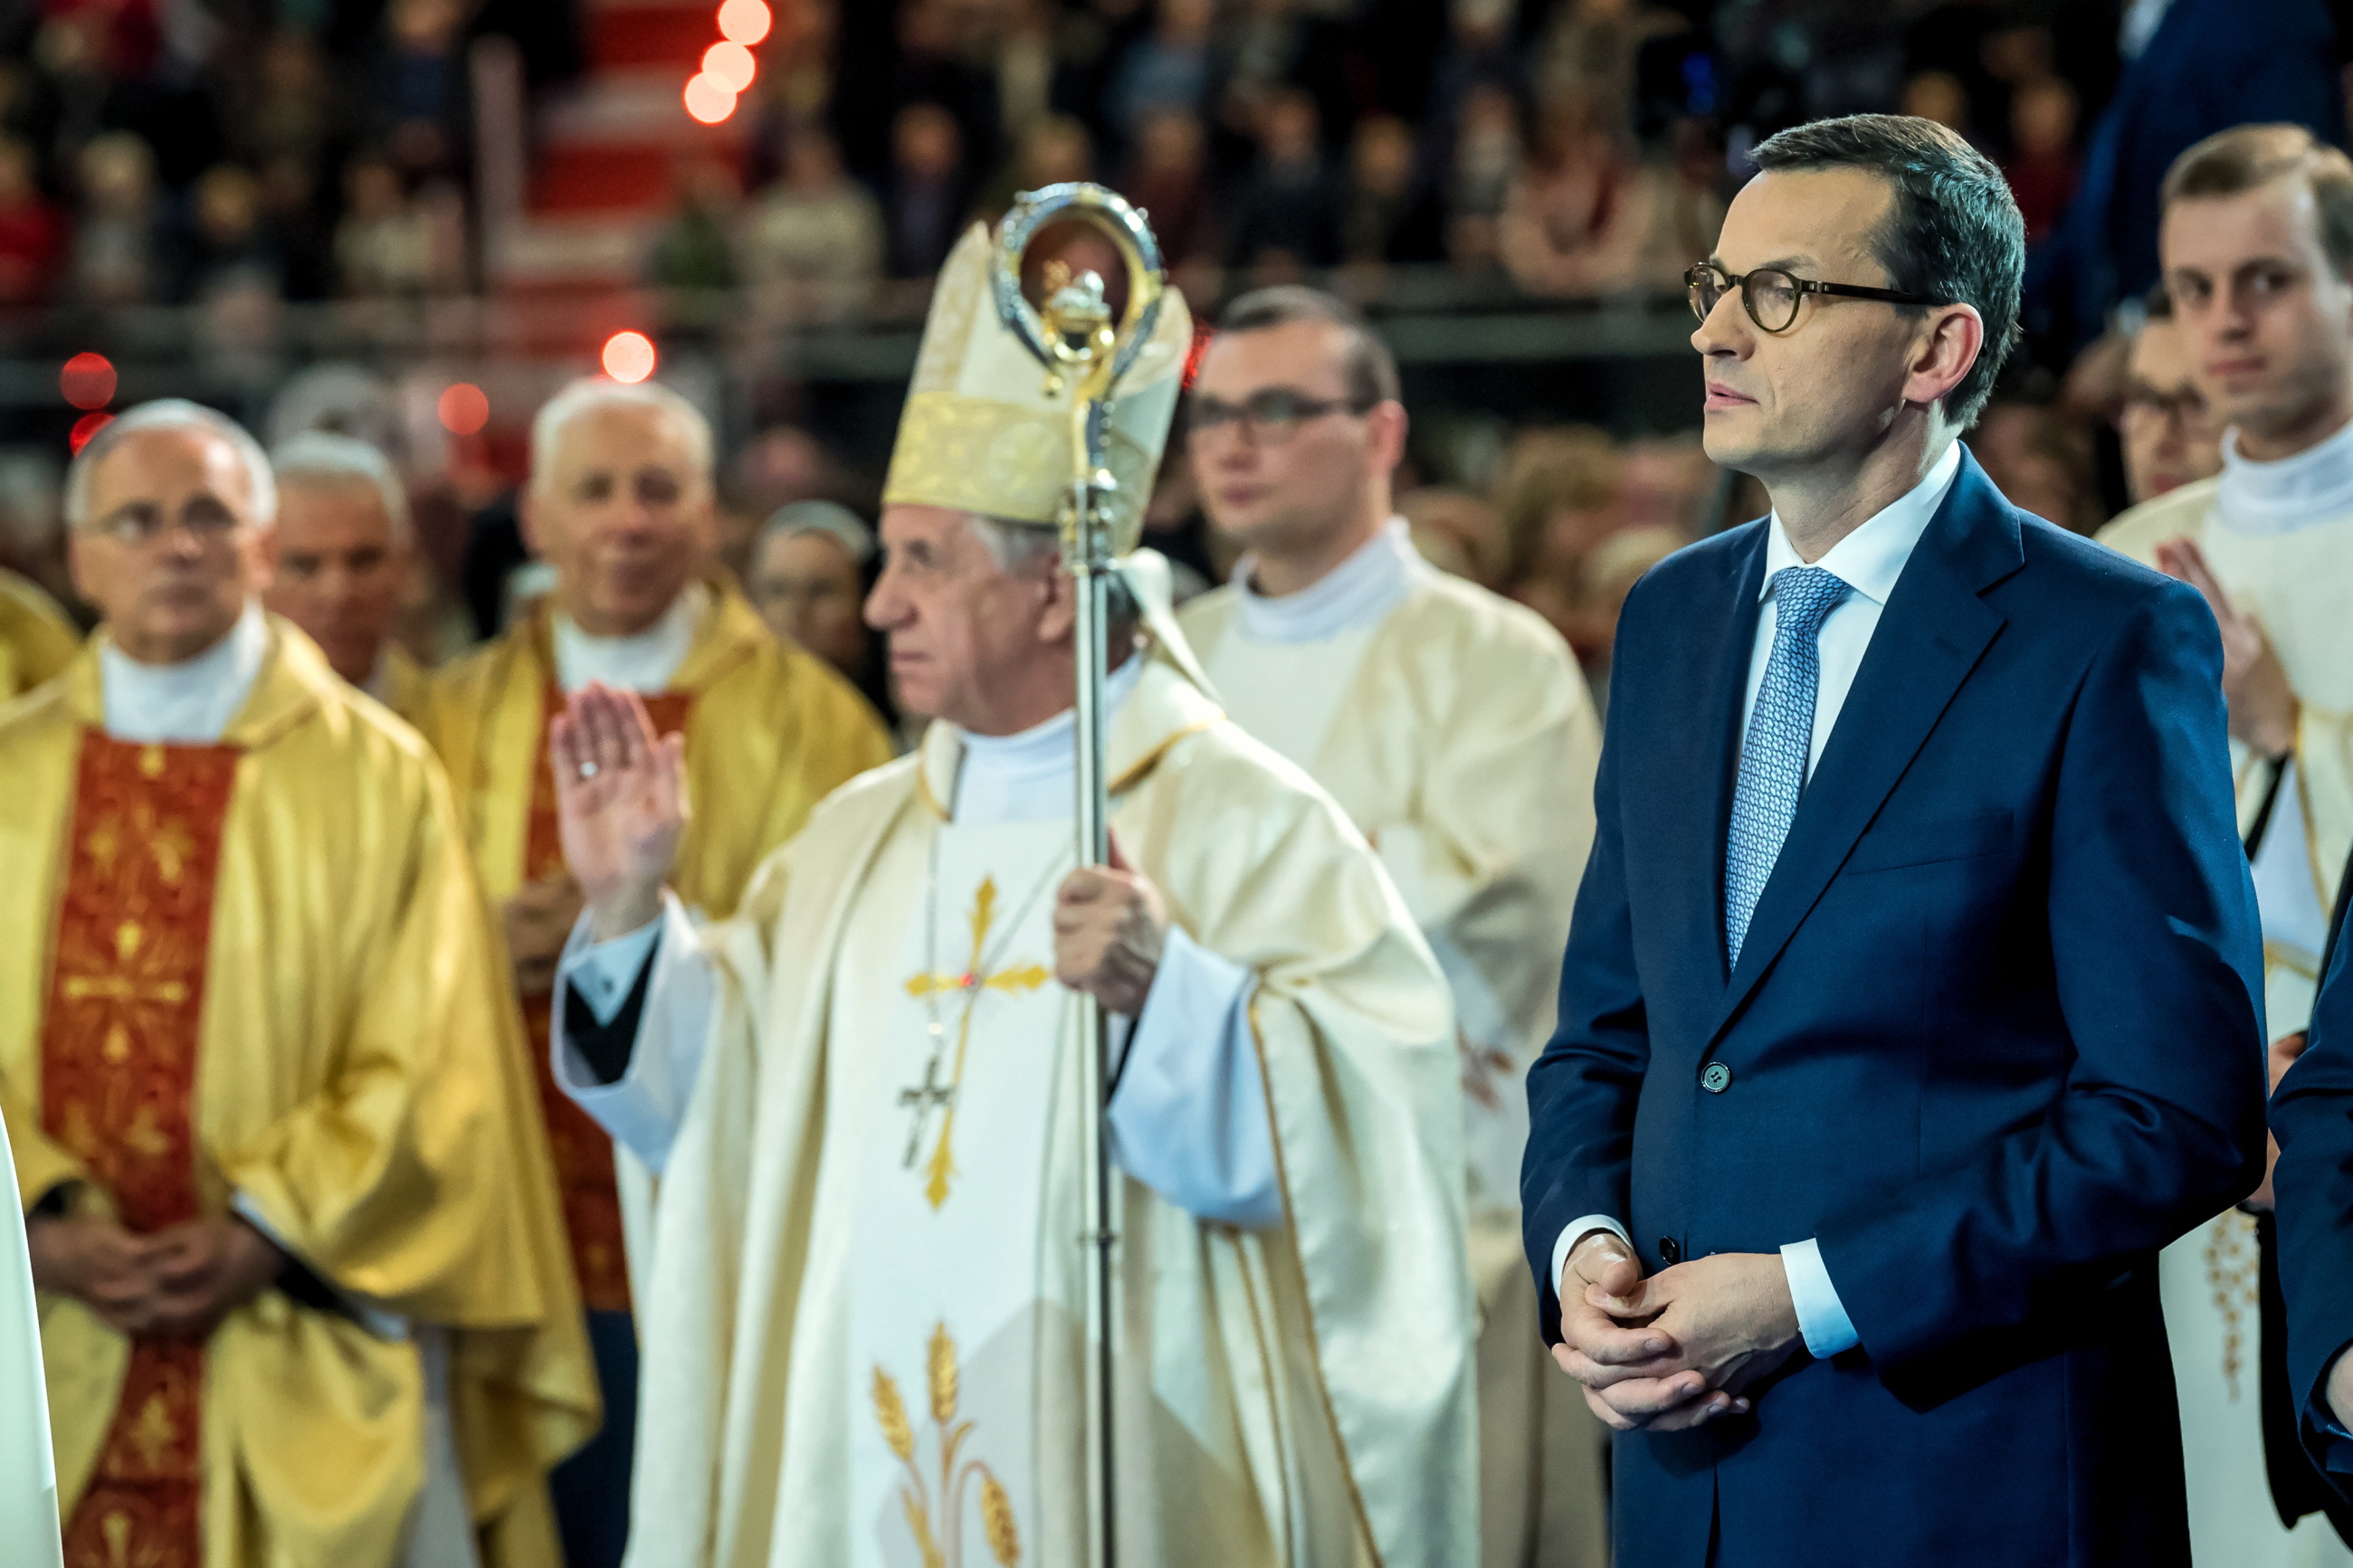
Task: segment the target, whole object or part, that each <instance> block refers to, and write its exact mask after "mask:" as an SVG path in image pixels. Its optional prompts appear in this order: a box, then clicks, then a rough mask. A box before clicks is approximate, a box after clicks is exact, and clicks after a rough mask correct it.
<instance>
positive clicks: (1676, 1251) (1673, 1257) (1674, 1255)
mask: <svg viewBox="0 0 2353 1568" xmlns="http://www.w3.org/2000/svg"><path fill="white" fill-rule="evenodd" d="M1659 1258H1660V1259H1661V1260H1662V1262H1665V1263H1668V1264H1671V1265H1672V1264H1676V1263H1681V1262H1682V1261H1683V1243H1682V1242H1680V1241H1677V1240H1676V1239H1675V1238H1674V1237H1672V1236H1662V1237H1659Z"/></svg>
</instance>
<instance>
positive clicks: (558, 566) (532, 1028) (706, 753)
mask: <svg viewBox="0 0 2353 1568" xmlns="http://www.w3.org/2000/svg"><path fill="white" fill-rule="evenodd" d="M711 458H712V449H711V427H710V426H709V424H708V423H706V422H705V421H704V419H703V417H702V415H701V414H700V413H699V412H698V411H697V410H696V409H695V408H694V406H693V405H691V404H690V403H688V402H687V401H686V400H685V399H684V398H682V397H680V396H679V395H677V394H676V393H674V392H671V391H670V390H669V389H668V388H666V387H663V386H660V385H659V384H649V385H644V386H624V385H621V384H618V383H615V382H610V381H582V382H576V383H575V384H572V385H571V386H569V387H567V388H565V390H564V391H563V392H561V393H559V394H557V395H556V396H555V397H554V399H552V400H551V401H550V402H549V403H548V404H547V405H546V406H545V407H543V408H542V409H541V410H540V412H539V416H538V418H537V419H536V420H535V421H534V423H533V427H532V476H531V482H530V486H529V488H528V489H526V491H525V492H524V495H523V498H522V525H523V531H524V537H525V539H526V541H527V542H529V543H530V545H531V546H532V548H533V551H534V552H536V553H537V554H538V555H539V556H540V558H541V559H542V560H543V561H545V562H547V563H549V564H550V565H552V566H553V567H554V569H555V587H554V591H553V592H552V593H551V594H549V595H547V597H545V598H544V599H543V600H541V601H539V602H538V603H537V604H535V605H533V606H532V607H531V608H530V609H529V610H527V611H526V612H525V613H524V614H523V615H522V616H521V617H520V618H519V619H518V620H517V621H516V623H515V624H514V625H513V626H511V627H509V628H508V630H507V631H506V633H505V634H504V635H503V636H501V637H499V638H498V639H497V640H496V641H495V642H492V643H491V644H490V645H489V646H488V647H484V648H482V649H480V650H479V651H478V652H476V653H474V654H473V655H471V656H470V657H469V658H466V659H464V660H462V661H460V662H459V663H458V664H455V665H453V666H451V667H449V668H446V669H444V670H442V671H440V672H439V673H438V674H437V675H436V676H435V678H434V680H433V685H432V689H431V690H430V692H429V694H428V696H427V702H426V711H425V715H424V718H423V720H422V721H421V728H423V729H424V731H425V732H426V734H427V737H428V738H429V739H430V740H431V741H432V742H433V743H434V744H435V746H436V747H437V748H438V750H439V751H440V753H441V757H442V760H443V762H445V763H447V764H448V769H449V776H450V779H451V782H452V783H453V784H454V785H455V786H456V789H457V792H458V798H459V806H460V809H461V810H462V812H463V813H464V816H465V820H466V828H467V834H468V837H469V838H470V841H471V843H472V845H473V848H474V853H475V856H476V858H477V862H478V864H479V865H480V867H481V873H482V880H483V882H484V884H485V885H486V887H487V888H488V889H489V891H490V894H491V898H492V899H493V900H497V901H498V902H499V904H500V905H501V910H502V912H503V916H504V923H505V928H506V945H507V949H508V953H509V956H510V957H511V958H512V962H513V965H514V983H515V987H516V990H517V993H518V994H520V996H521V997H522V1007H523V1016H524V1020H525V1024H526V1026H527V1028H528V1031H529V1037H530V1049H531V1058H532V1062H533V1064H534V1065H533V1072H534V1074H535V1076H536V1077H537V1079H538V1081H539V1084H540V1096H541V1103H542V1106H543V1110H544V1113H545V1116H546V1120H547V1130H548V1135H549V1139H550V1142H551V1143H552V1145H553V1147H554V1153H555V1167H556V1176H557V1180H558V1183H559V1184H560V1189H561V1192H562V1195H563V1200H564V1214H565V1226H566V1228H567V1229H568V1231H569V1232H570V1235H571V1239H572V1255H573V1261H574V1264H575V1268H576V1269H577V1273H578V1278H579V1284H580V1294H581V1297H582V1300H583V1301H584V1303H585V1304H586V1308H587V1310H588V1321H589V1328H590V1336H591V1340H592V1342H594V1344H595V1345H596V1352H597V1357H598V1363H597V1364H598V1368H599V1373H600V1375H601V1377H602V1380H603V1384H604V1389H605V1400H606V1405H607V1410H608V1412H609V1413H610V1419H609V1420H608V1421H607V1426H606V1428H605V1430H604V1431H603V1432H602V1433H601V1434H600V1435H599V1436H598V1437H597V1439H596V1443H595V1444H593V1445H592V1446H591V1447H589V1448H588V1449H586V1451H584V1452H583V1453H582V1454H581V1455H580V1456H579V1457H578V1458H575V1460H574V1461H573V1462H572V1463H571V1464H570V1465H568V1466H566V1467H565V1468H564V1470H562V1471H561V1472H559V1473H558V1474H557V1476H556V1478H555V1481H554V1486H555V1497H556V1509H557V1513H558V1516H559V1518H560V1520H561V1521H562V1523H563V1525H564V1530H565V1548H566V1552H567V1553H568V1556H569V1560H570V1562H571V1563H572V1564H573V1568H590V1565H594V1564H603V1563H614V1562H617V1560H618V1557H619V1553H620V1549H621V1542H622V1539H623V1537H624V1536H625V1535H626V1533H627V1530H628V1474H629V1453H630V1443H631V1432H632V1430H633V1428H634V1425H635V1423H634V1419H633V1411H634V1404H633V1401H634V1398H635V1389H636V1384H637V1371H636V1368H637V1358H638V1335H637V1332H636V1330H635V1328H634V1327H633V1326H632V1324H631V1321H630V1316H629V1313H630V1300H631V1295H630V1283H631V1282H630V1276H629V1259H628V1249H627V1247H625V1245H624V1242H623V1237H622V1219H621V1212H622V1207H621V1201H620V1194H619V1189H618V1184H617V1175H616V1172H615V1168H614V1158H613V1148H612V1141H611V1140H610V1139H609V1138H608V1137H607V1136H606V1134H605V1133H604V1132H603V1131H601V1130H600V1129H598V1128H597V1126H596V1124H595V1123H594V1122H593V1121H590V1120H589V1119H588V1118H587V1117H586V1116H584V1115H582V1114H581V1112H580V1111H579V1110H578V1109H577V1108H575V1106H574V1105H573V1104H572V1103H571V1102H570V1101H569V1100H565V1098H564V1097H563V1096H562V1095H561V1094H560V1093H558V1092H557V1091H556V1089H555V1088H554V1080H553V1079H550V1078H549V1077H548V1076H547V1068H546V1061H547V1039H548V1026H549V1017H550V1011H549V1010H550V1005H551V1000H550V982H551V980H552V978H553V976H554V969H555V962H556V958H557V955H558V954H559V953H560V952H562V951H563V947H564V942H565V935H566V934H567V933H568V932H569V931H571V929H572V924H573V921H574V920H575V917H576V916H577V915H578V914H579V911H580V908H581V895H580V889H579V887H578V884H577V883H575V881H574V879H572V877H571V876H570V874H569V873H567V872H566V871H565V868H564V858H563V853H562V850H561V847H560V846H559V844H558V842H557V835H556V815H555V799H556V796H555V789H554V779H553V776H552V774H551V773H550V772H549V769H548V751H547V745H548V739H547V737H548V721H549V720H550V719H551V718H553V717H554V714H555V713H557V712H558V711H560V710H562V708H563V705H564V700H565V694H566V693H568V692H573V691H576V690H578V689H581V688H582V687H583V686H586V685H587V684H588V683H589V682H591V681H597V682H601V683H603V684H604V685H606V686H607V687H611V688H614V689H620V690H628V691H633V692H636V693H638V695H639V696H640V697H642V699H643V700H644V701H645V703H646V705H647V707H648V709H649V711H650V712H651V713H652V714H653V716H654V720H655V722H656V724H657V726H658V727H659V729H660V730H661V731H663V732H664V733H666V734H676V735H679V736H681V737H682V743H683V745H684V748H685V751H684V756H685V766H686V773H687V781H688V785H689V789H690V791H691V797H692V800H693V809H694V824H693V827H692V829H691V832H690V833H689V834H688V836H687V838H686V841H685V844H684V845H683V847H681V851H680V857H679V868H678V875H677V879H676V881H675V883H674V886H675V887H676V888H677V889H678V893H679V896H680V897H681V899H682V900H685V902H686V904H687V905H688V906H689V907H690V908H691V909H693V910H695V911H696V912H697V913H698V914H699V915H702V916H704V917H708V918H712V919H718V918H723V917H724V916H726V915H728V914H731V913H733V910H734V909H735V903H736V900H737V899H738V898H739V897H741V895H742V893H743V891H744V884H745V882H746V881H747V879H749V878H750V877H751V874H752V869H753V868H754V867H755V866H756V865H758V864H759V862H760V859H761V858H762V857H763V856H765V855H766V854H767V853H768V851H770V850H771V849H774V848H775V847H776V846H777V845H779V844H781V843H783V842H784V841H785V840H786V838H788V837H791V836H792V835H793V833H794V832H796V831H797V829H798V828H799V827H800V826H801V824H802V822H803V821H804V820H806V819H807V816H808V813H809V809H810V808H811V807H812V806H814V805H816V804H817V803H818V801H819V800H821V799H823V798H824V797H825V795H827V794H828V792H829V791H831V790H832V789H833V788H834V786H836V785H837V784H840V783H842V782H843V781H844V780H846V779H848V778H849V777H851V776H852V775H853V774H856V773H860V772H862V771H863V770H865V769H867V768H869V767H872V766H873V765H875V764H876V763H881V762H885V761H888V760H889V758H890V756H891V747H890V744H889V742H887V740H886V739H885V738H884V736H883V733H882V731H881V725H880V723H879V722H878V721H877V720H876V719H875V717H874V714H873V711H872V710H871V709H870V708H869V707H868V706H867V705H866V703H865V702H864V701H863V700H861V699H860V697H859V696H858V695H857V693H856V692H854V691H853V690H851V689H850V688H849V684H848V683H847V682H846V681H844V680H843V679H841V678H840V677H839V675H837V674H835V673H834V671H833V670H832V669H831V668H828V667H827V666H826V665H825V663H824V662H823V661H822V660H820V659H818V658H816V657H815V656H813V655H811V654H808V653H806V652H804V651H803V650H801V649H799V648H797V647H791V646H789V645H786V644H782V643H779V642H778V641H777V640H776V638H775V637H773V636H771V635H770V634H769V632H768V629H767V628H766V627H765V626H763V625H762V624H761V623H760V619H759V617H758V616H756V615H755V614H754V612H753V610H752V607H751V606H750V605H747V604H745V603H744V599H743V596H742V595H740V594H739V593H738V592H737V591H736V590H735V588H734V587H733V584H732V583H731V582H730V581H729V580H728V579H727V578H726V576H725V575H724V574H723V573H721V572H720V571H719V570H718V568H717V567H716V566H715V565H714V559H715V551H716V548H717V522H716V513H715V510H714V500H713V495H712V466H711Z"/></svg>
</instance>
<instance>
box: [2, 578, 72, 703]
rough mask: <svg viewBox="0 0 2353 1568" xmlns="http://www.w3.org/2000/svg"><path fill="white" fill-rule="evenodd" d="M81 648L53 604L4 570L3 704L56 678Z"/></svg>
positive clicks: (69, 625) (44, 595)
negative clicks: (51, 678) (54, 676)
mask: <svg viewBox="0 0 2353 1568" xmlns="http://www.w3.org/2000/svg"><path fill="white" fill-rule="evenodd" d="M79 647H81V635H80V634H79V632H77V631H75V630H74V624H73V623H72V622H71V621H69V620H68V619H66V613H65V612H64V611H63V610H61V609H59V608H58V606H57V602H56V601H55V600H53V599H51V598H50V597H49V596H48V595H47V594H44V593H42V592H41V590H40V589H39V588H38V587H37V585H35V584H33V583H31V582H29V581H27V580H26V579H25V578H23V577H19V576H18V575H16V574H15V573H14V572H11V571H8V570H7V569H6V568H5V567H0V702H5V701H6V700H8V699H9V698H11V697H15V696H17V695H19V694H20V693H23V692H26V691H30V690H31V689H33V688H35V687H36V686H38V685H40V684H41V682H43V681H45V680H47V679H49V678H50V677H51V676H53V675H56V674H57V673H58V671H59V670H62V669H63V668H65V667H66V666H67V665H69V664H70V663H72V662H73V656H74V650H75V649H77V648H79Z"/></svg>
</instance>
